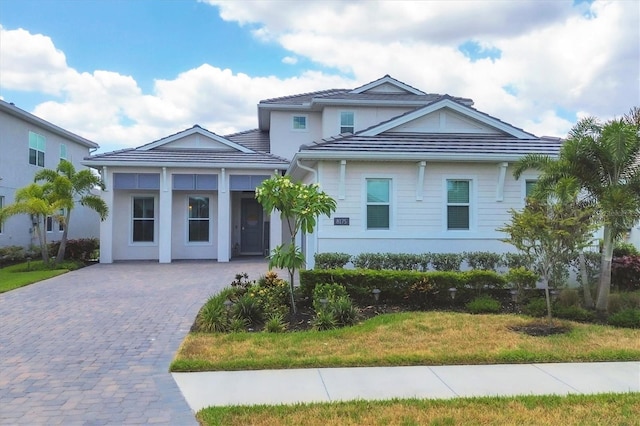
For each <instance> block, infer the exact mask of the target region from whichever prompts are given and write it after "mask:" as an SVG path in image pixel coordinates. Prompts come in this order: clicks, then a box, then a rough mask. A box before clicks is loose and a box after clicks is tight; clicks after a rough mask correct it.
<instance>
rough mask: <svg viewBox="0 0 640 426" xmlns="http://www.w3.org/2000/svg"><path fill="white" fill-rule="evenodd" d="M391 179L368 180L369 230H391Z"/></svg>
mask: <svg viewBox="0 0 640 426" xmlns="http://www.w3.org/2000/svg"><path fill="white" fill-rule="evenodd" d="M390 193H391V179H367V229H389V222H390V220H389V216H390V207H391V203H390V198H391V197H390Z"/></svg>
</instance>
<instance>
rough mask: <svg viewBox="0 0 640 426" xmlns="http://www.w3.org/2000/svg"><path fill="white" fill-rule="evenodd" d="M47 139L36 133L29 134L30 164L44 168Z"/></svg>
mask: <svg viewBox="0 0 640 426" xmlns="http://www.w3.org/2000/svg"><path fill="white" fill-rule="evenodd" d="M45 147H46V139H45V137H44V136H42V135H39V134H38V133H35V132H29V164H33V165H34V166H38V167H44V152H45Z"/></svg>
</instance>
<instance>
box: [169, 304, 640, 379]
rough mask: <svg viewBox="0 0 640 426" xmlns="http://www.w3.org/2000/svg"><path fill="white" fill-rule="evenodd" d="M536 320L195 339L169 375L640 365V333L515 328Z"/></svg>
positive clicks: (378, 324) (451, 319) (413, 315)
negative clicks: (540, 333)
mask: <svg viewBox="0 0 640 426" xmlns="http://www.w3.org/2000/svg"><path fill="white" fill-rule="evenodd" d="M531 321H532V318H529V317H524V316H516V315H470V314H464V313H455V312H435V311H432V312H404V313H398V314H387V315H380V316H377V317H375V318H372V319H369V320H367V321H365V322H363V323H360V324H358V325H356V326H354V327H347V328H342V329H337V330H330V331H322V332H320V331H305V332H295V333H278V334H273V333H235V334H224V333H210V334H209V333H191V334H189V335H188V336H187V337H186V338H185V340H184V341H183V343H182V345H181V347H180V349H179V351H178V354H177V355H176V358H175V360H174V362H173V363H172V365H171V370H172V371H209V370H258V369H284V368H319V367H361V366H400V365H448V364H498V363H528V362H594V361H631V360H640V330H637V329H624V328H614V327H609V326H602V325H595V324H582V323H575V322H570V321H563V322H562V323H563V324H566V325H568V326H570V327H571V331H570V332H568V333H566V334H561V335H553V336H548V337H533V336H529V335H526V334H523V333H519V332H516V331H513V330H511V327H513V326H522V325H524V324H528V323H530V322H531Z"/></svg>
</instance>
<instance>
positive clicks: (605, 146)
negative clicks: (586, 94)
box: [514, 109, 640, 315]
mask: <svg viewBox="0 0 640 426" xmlns="http://www.w3.org/2000/svg"><path fill="white" fill-rule="evenodd" d="M634 111H636V113H634ZM637 115H638V114H637V109H632V110H631V112H630V114H629V115H627V116H625V117H624V118H622V119H618V120H611V121H608V122H606V123H604V124H603V123H601V122H600V121H598V120H597V119H596V118H593V117H589V118H584V119H582V120H580V121H579V122H578V123H577V124H576V125H575V126H574V127H573V128H572V129H571V131H570V132H569V136H568V138H567V140H566V142H565V143H564V144H563V146H562V149H561V151H560V156H559V158H558V159H557V160H553V159H550V158H548V157H542V156H535V155H532V156H528V157H525V158H523V159H522V160H521V161H520V162H519V163H518V164H517V165H516V168H515V171H514V176H515V177H516V178H518V177H519V176H520V175H521V174H522V172H524V171H525V170H526V169H529V168H535V169H539V170H541V172H542V174H541V175H540V178H539V180H538V184H537V186H538V187H539V189H540V191H545V190H547V191H549V190H550V189H551V188H553V187H557V185H558V184H564V185H573V186H574V187H577V188H580V189H581V190H582V191H581V193H580V194H581V196H583V198H582V202H583V203H584V204H586V205H592V206H596V207H597V208H598V218H599V220H600V223H601V225H602V227H603V246H602V257H601V267H600V279H599V282H598V295H597V301H596V309H597V310H598V311H599V312H600V313H601V314H602V315H604V314H606V311H607V305H608V300H609V292H610V289H611V261H612V257H613V246H614V241H615V239H616V238H618V237H619V236H620V235H622V234H623V233H624V232H626V231H627V230H628V229H629V228H631V227H632V226H633V225H634V224H635V223H637V222H638V220H640V135H639V132H640V125H639V123H638V122H637V120H636V119H635V118H637ZM634 117H635V118H634Z"/></svg>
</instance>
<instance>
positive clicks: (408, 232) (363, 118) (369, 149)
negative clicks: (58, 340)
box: [84, 75, 561, 266]
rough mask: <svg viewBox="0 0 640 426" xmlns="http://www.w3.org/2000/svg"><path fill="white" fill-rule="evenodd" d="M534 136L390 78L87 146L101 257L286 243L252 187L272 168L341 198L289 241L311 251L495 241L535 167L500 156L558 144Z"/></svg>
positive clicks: (448, 247) (165, 257) (448, 248)
mask: <svg viewBox="0 0 640 426" xmlns="http://www.w3.org/2000/svg"><path fill="white" fill-rule="evenodd" d="M560 146H561V140H560V139H557V138H539V137H536V136H534V135H532V134H531V133H528V132H526V131H524V130H522V129H520V128H517V127H514V126H512V125H510V124H508V123H505V122H503V121H501V120H499V119H498V118H495V117H492V116H490V115H488V114H485V113H483V112H481V111H478V110H476V109H474V108H473V101H472V100H471V99H467V98H459V97H453V96H449V95H439V94H428V93H425V92H423V91H421V90H418V89H416V88H414V87H412V86H410V85H408V84H405V83H403V82H400V81H398V80H396V79H394V78H392V77H390V76H388V75H387V76H384V77H382V78H380V79H378V80H375V81H373V82H370V83H368V84H365V85H363V86H361V87H358V88H356V89H332V90H324V91H318V92H313V93H305V94H300V95H293V96H285V97H280V98H274V99H267V100H263V101H260V103H259V104H258V129H255V130H250V131H246V132H242V133H237V134H233V135H227V136H219V135H216V134H214V133H212V132H210V131H208V130H206V129H203V128H201V127H198V126H194V127H193V128H191V129H187V130H185V131H183V132H180V133H177V134H175V135H172V136H169V137H167V138H164V139H161V140H158V141H155V142H152V143H150V144H147V145H143V146H141V147H138V148H135V149H128V150H124V151H118V152H112V153H106V154H100V155H94V156H92V157H89V158H87V159H86V161H85V162H84V164H86V165H89V166H91V167H95V168H96V169H98V170H99V171H100V172H101V174H102V176H103V179H104V181H105V184H106V186H107V190H106V191H105V192H104V194H103V195H104V197H105V200H106V201H107V203H108V204H109V205H110V206H111V207H112V208H111V210H112V212H113V213H112V215H111V216H110V218H109V219H108V220H107V221H105V222H103V223H102V228H101V244H102V246H101V261H103V262H111V261H114V260H121V259H157V260H159V261H160V262H170V261H171V260H173V259H194V258H198V259H200V258H202V259H217V260H218V261H228V260H229V259H230V258H231V257H232V256H236V255H243V254H258V253H259V254H262V253H263V252H267V251H268V249H271V248H273V247H275V246H276V245H277V244H280V243H281V242H282V241H283V240H285V241H286V239H287V235H286V231H283V229H282V222H281V220H280V218H279V217H277V216H278V215H275V214H274V215H271V217H267V215H265V214H264V213H263V212H262V209H261V208H260V207H259V205H257V204H256V202H255V200H254V194H255V192H254V191H255V187H256V186H257V185H259V184H260V182H262V180H263V179H265V178H267V177H268V176H270V175H273V174H282V173H286V174H288V175H290V176H291V177H292V178H293V179H294V180H298V181H302V182H306V183H319V184H320V186H321V188H322V190H324V191H325V192H327V193H328V194H329V195H330V196H331V197H333V198H334V199H335V200H336V201H337V210H336V212H335V214H334V215H332V217H330V218H326V217H322V218H320V220H319V222H318V226H317V228H316V230H315V232H314V233H313V234H310V235H303V236H301V237H300V238H301V239H300V241H299V243H300V244H301V245H302V247H303V250H304V252H305V255H306V259H307V262H308V266H312V265H313V254H314V253H317V252H347V253H350V254H357V253H360V252H416V253H421V252H459V251H472V250H491V251H497V252H504V251H507V250H509V249H510V248H509V246H508V245H507V244H505V243H503V242H501V241H500V239H501V238H502V237H503V235H502V234H500V233H499V232H497V231H496V228H498V227H500V226H502V225H503V224H504V223H505V222H506V221H508V220H509V218H510V216H509V213H508V211H509V209H510V208H521V207H523V206H524V199H525V196H526V193H527V191H528V189H530V188H531V184H532V183H533V182H534V181H535V179H536V174H534V173H532V174H529V175H525V176H523V178H521V179H520V180H519V181H516V180H515V179H514V178H513V176H512V174H511V170H510V165H512V164H513V163H514V162H516V161H517V160H518V159H519V158H521V157H522V156H524V155H526V154H529V153H540V154H548V155H552V156H555V155H557V154H558V152H559V150H560Z"/></svg>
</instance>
